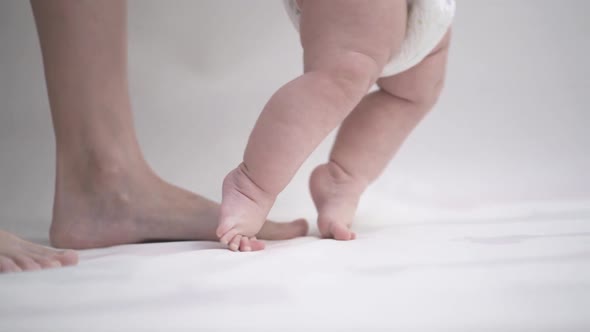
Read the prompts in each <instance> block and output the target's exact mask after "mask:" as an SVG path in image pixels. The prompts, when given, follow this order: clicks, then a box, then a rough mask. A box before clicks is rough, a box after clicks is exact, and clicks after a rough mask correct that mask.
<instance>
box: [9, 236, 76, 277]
mask: <svg viewBox="0 0 590 332" xmlns="http://www.w3.org/2000/svg"><path fill="white" fill-rule="evenodd" d="M77 262H78V255H77V254H76V252H75V251H72V250H65V251H59V250H54V249H50V248H47V247H44V246H40V245H38V244H34V243H31V242H28V241H25V240H23V239H21V238H19V237H17V236H16V235H14V234H11V233H8V232H5V231H2V230H0V273H5V272H21V271H34V270H41V269H48V268H54V267H60V266H67V265H75V264H76V263H77Z"/></svg>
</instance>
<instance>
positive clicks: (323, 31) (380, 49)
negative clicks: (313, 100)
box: [299, 0, 407, 93]
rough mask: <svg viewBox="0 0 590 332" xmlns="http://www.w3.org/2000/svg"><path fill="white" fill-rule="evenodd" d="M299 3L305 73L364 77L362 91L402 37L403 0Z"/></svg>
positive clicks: (314, 1)
mask: <svg viewBox="0 0 590 332" xmlns="http://www.w3.org/2000/svg"><path fill="white" fill-rule="evenodd" d="M299 4H300V7H301V21H300V33H301V43H302V45H303V49H304V66H305V72H310V71H319V72H331V73H339V75H340V76H341V77H342V78H343V79H345V80H349V81H350V80H359V81H365V80H368V82H363V83H365V84H366V86H364V88H366V89H367V90H368V88H369V86H370V85H372V84H373V83H374V81H375V80H376V79H377V78H378V77H379V75H380V74H381V71H382V70H383V67H384V66H385V65H386V64H387V62H388V61H389V60H390V59H391V57H392V55H393V54H395V53H396V52H397V51H399V49H400V47H401V44H402V42H403V40H404V37H405V29H406V20H407V3H406V0H370V1H358V0H300V1H299ZM364 93H366V91H364Z"/></svg>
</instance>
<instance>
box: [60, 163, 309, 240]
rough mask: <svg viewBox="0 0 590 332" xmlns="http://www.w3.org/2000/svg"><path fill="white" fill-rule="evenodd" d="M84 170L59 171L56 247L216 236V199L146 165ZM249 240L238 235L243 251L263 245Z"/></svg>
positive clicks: (270, 235) (287, 226) (272, 226)
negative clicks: (181, 185)
mask: <svg viewBox="0 0 590 332" xmlns="http://www.w3.org/2000/svg"><path fill="white" fill-rule="evenodd" d="M94 168H96V167H94ZM83 173H87V174H84V176H75V178H71V176H70V177H69V178H66V177H60V176H59V175H60V174H59V172H58V179H57V186H56V193H55V203H54V213H53V222H52V224H51V230H50V239H51V243H52V244H53V245H54V246H56V247H58V248H72V249H87V248H100V247H107V246H113V245H119V244H128V243H138V242H145V241H157V240H209V241H217V240H218V237H217V235H216V233H215V230H216V228H217V225H218V221H219V211H220V209H219V205H218V204H216V203H214V202H212V201H210V200H207V199H205V198H203V197H201V196H198V195H195V194H193V193H191V192H189V191H187V190H184V189H181V188H178V187H176V186H174V185H171V184H169V183H167V182H165V181H163V180H161V179H160V178H159V177H158V176H156V175H155V174H154V173H153V172H152V171H151V170H148V169H147V167H133V168H130V169H124V168H118V167H110V168H104V167H103V168H102V169H92V170H88V171H85V172H83ZM64 174H80V172H64ZM307 229H308V226H307V222H306V221H305V220H296V221H293V222H290V223H275V222H270V221H269V222H266V223H265V224H264V226H263V227H262V229H261V231H260V232H259V233H258V234H257V235H258V237H259V238H260V239H265V240H284V239H290V238H294V237H298V236H304V235H305V234H307ZM250 240H252V241H245V240H244V241H243V242H244V245H243V246H242V249H243V250H244V251H248V249H249V250H260V249H262V248H263V247H264V244H263V243H262V242H260V241H258V240H256V239H255V238H251V239H250ZM248 242H249V243H248ZM248 247H249V248H248Z"/></svg>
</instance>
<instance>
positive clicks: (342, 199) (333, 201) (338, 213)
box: [309, 161, 367, 241]
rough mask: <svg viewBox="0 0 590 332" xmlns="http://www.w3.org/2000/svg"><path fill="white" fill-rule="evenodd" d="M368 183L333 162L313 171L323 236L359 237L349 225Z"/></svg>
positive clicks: (314, 193)
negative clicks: (355, 177)
mask: <svg viewBox="0 0 590 332" xmlns="http://www.w3.org/2000/svg"><path fill="white" fill-rule="evenodd" d="M366 186H367V184H366V183H364V182H363V181H360V180H357V179H354V178H353V177H352V176H351V175H350V174H348V173H346V171H344V170H343V169H342V168H341V167H340V166H338V165H337V164H336V163H334V162H332V161H330V162H329V163H327V164H324V165H320V166H318V167H317V168H316V169H315V170H314V171H313V172H312V174H311V178H310V181H309V187H310V190H311V197H312V198H313V202H314V203H315V206H316V209H317V211H318V228H319V230H320V234H321V235H322V237H325V238H333V239H336V240H342V241H348V240H354V239H355V238H356V234H355V233H354V232H352V231H351V230H350V226H351V225H352V221H353V219H354V215H355V213H356V208H357V205H358V202H359V198H360V195H361V194H362V192H363V191H364V189H365V188H366Z"/></svg>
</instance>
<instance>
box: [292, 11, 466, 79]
mask: <svg viewBox="0 0 590 332" xmlns="http://www.w3.org/2000/svg"><path fill="white" fill-rule="evenodd" d="M367 1H371V0H367ZM283 2H284V4H285V8H286V9H287V13H288V14H289V17H290V18H291V21H292V22H293V24H294V25H295V28H297V30H299V16H300V14H301V11H300V10H299V8H298V7H297V1H296V0H283ZM454 16H455V0H408V26H407V31H406V38H405V40H404V42H403V44H402V47H401V51H400V52H399V53H398V54H397V55H396V56H394V57H393V58H392V59H391V61H390V62H389V63H388V64H387V65H386V66H385V68H384V69H383V73H382V74H381V77H384V76H392V75H395V74H398V73H401V72H403V71H405V70H408V69H410V68H412V67H414V66H415V65H417V64H418V63H420V61H422V60H423V59H424V58H425V57H426V56H428V54H430V52H431V51H432V50H433V49H434V48H435V47H436V45H438V43H439V42H440V41H441V39H442V38H443V37H444V35H445V34H446V32H447V31H448V30H449V27H450V26H451V23H452V21H453V17H454Z"/></svg>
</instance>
